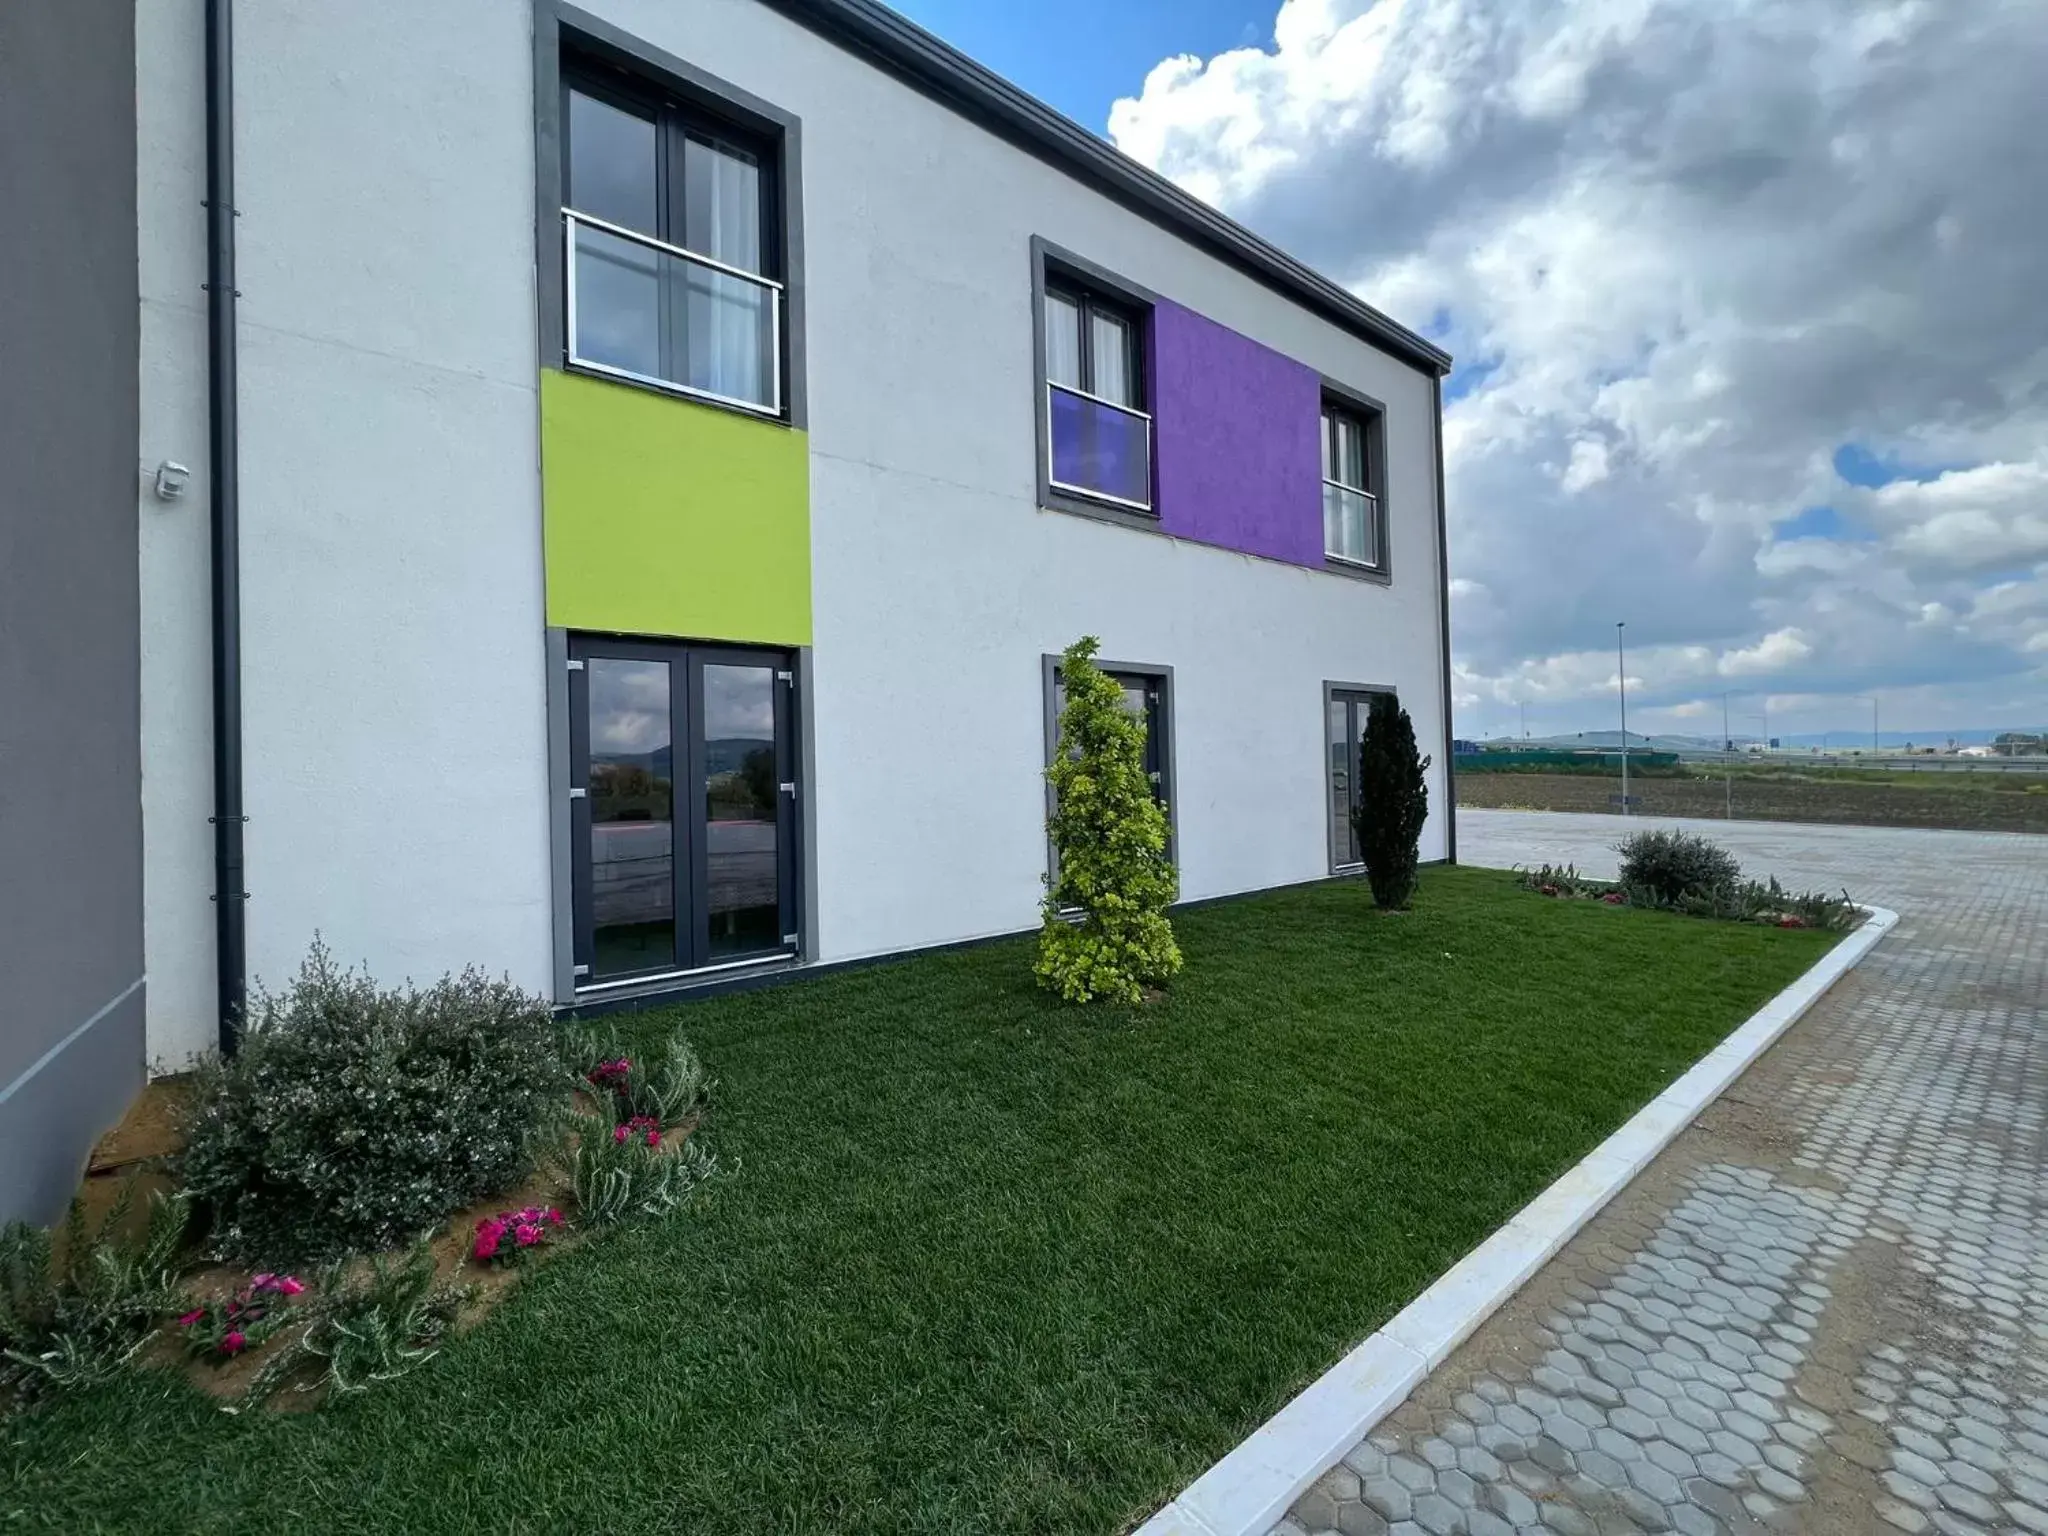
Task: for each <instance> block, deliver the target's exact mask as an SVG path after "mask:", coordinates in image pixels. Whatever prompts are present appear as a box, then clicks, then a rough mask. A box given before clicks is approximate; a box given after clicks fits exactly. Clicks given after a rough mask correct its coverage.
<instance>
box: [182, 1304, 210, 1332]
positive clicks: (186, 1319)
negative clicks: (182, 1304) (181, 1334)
mask: <svg viewBox="0 0 2048 1536" xmlns="http://www.w3.org/2000/svg"><path fill="white" fill-rule="evenodd" d="M204 1316H206V1308H204V1307H201V1308H200V1309H199V1310H198V1311H197V1312H187V1313H186V1314H185V1315H184V1316H183V1317H181V1318H179V1319H178V1326H179V1327H180V1328H190V1327H191V1326H192V1325H193V1324H194V1323H196V1322H198V1321H199V1319H201V1318H202V1317H204Z"/></svg>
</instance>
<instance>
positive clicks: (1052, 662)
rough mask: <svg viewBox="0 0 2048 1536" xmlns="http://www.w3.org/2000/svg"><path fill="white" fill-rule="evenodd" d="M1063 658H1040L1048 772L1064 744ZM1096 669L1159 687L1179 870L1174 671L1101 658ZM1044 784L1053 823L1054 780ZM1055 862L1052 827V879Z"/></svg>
mask: <svg viewBox="0 0 2048 1536" xmlns="http://www.w3.org/2000/svg"><path fill="white" fill-rule="evenodd" d="M1063 659H1064V658H1062V657H1061V656H1059V655H1058V654H1057V653H1055V652H1051V651H1047V652H1045V653H1044V654H1043V655H1042V656H1041V657H1040V685H1039V693H1040V703H1041V705H1042V707H1043V710H1044V717H1045V762H1044V765H1043V766H1044V767H1045V768H1048V769H1049V768H1051V767H1052V760H1053V754H1054V753H1056V752H1057V751H1059V745H1060V717H1059V704H1058V697H1059V696H1058V692H1057V684H1058V681H1059V670H1060V662H1061V661H1062V660H1063ZM1095 667H1096V670H1097V671H1100V672H1107V673H1109V674H1111V675H1112V676H1116V675H1118V674H1121V675H1123V676H1127V677H1143V678H1150V679H1152V680H1153V681H1155V682H1157V683H1158V684H1159V716H1160V724H1159V798H1160V799H1162V800H1164V801H1165V802H1166V857H1167V860H1168V862H1170V863H1171V864H1172V865H1173V866H1174V868H1175V869H1176V870H1178V869H1179V868H1180V780H1179V775H1178V773H1177V771H1176V770H1177V767H1178V765H1177V764H1176V762H1175V761H1174V738H1175V736H1176V734H1177V731H1178V721H1177V718H1176V716H1175V708H1176V705H1175V702H1174V697H1173V668H1172V667H1170V666H1165V665H1162V664H1160V663H1158V662H1145V661H1106V660H1104V659H1103V658H1101V657H1099V656H1098V657H1097V658H1096V659H1095ZM1041 778H1043V774H1041ZM1044 784H1045V815H1046V820H1047V821H1048V822H1050V821H1051V819H1052V810H1053V796H1052V780H1050V779H1044ZM1053 863H1054V861H1053V850H1052V830H1051V828H1050V826H1048V827H1047V829H1046V835H1045V873H1046V876H1047V877H1048V878H1050V877H1051V876H1052V873H1053Z"/></svg>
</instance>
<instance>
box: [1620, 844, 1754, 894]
mask: <svg viewBox="0 0 2048 1536" xmlns="http://www.w3.org/2000/svg"><path fill="white" fill-rule="evenodd" d="M1614 851H1615V852H1616V853H1618V854H1620V855H1621V881H1620V884H1621V887H1622V889H1623V890H1625V891H1627V892H1628V893H1629V895H1630V897H1631V898H1632V899H1634V900H1636V901H1637V903H1638V904H1639V905H1642V906H1666V907H1668V906H1678V905H1681V904H1683V903H1686V902H1707V903H1712V902H1713V901H1714V899H1715V898H1716V896H1717V895H1718V894H1720V893H1721V892H1723V891H1725V890H1727V889H1728V888H1729V887H1731V886H1733V885H1735V884H1736V883H1737V882H1738V881H1739V880H1740V879H1741V878H1742V866H1741V865H1740V864H1738V863H1737V862H1736V861H1735V855H1734V854H1732V853H1730V852H1728V850H1727V849H1725V848H1722V847H1720V846H1718V845H1717V844H1714V843H1710V842H1708V841H1707V839H1705V838H1704V837H1699V836H1696V835H1695V834H1693V833H1691V832H1668V831H1662V830H1653V831H1647V832H1636V833H1633V834H1631V835H1630V836H1628V837H1625V838H1623V839H1622V840H1621V841H1620V842H1619V843H1616V844H1615V845H1614Z"/></svg>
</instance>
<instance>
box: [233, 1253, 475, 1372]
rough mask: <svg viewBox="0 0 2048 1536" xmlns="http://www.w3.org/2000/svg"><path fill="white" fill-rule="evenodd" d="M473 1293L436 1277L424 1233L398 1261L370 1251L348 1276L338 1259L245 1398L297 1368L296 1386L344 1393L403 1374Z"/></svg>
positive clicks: (421, 1360)
mask: <svg viewBox="0 0 2048 1536" xmlns="http://www.w3.org/2000/svg"><path fill="white" fill-rule="evenodd" d="M471 1294H472V1291H471V1288H470V1287H468V1286H466V1285H436V1284H435V1283H434V1255H433V1251H432V1250H431V1249H430V1248H429V1247H428V1246H427V1244H426V1243H425V1242H424V1241H421V1242H418V1243H415V1244H414V1245H413V1247H412V1250H411V1252H410V1253H408V1254H407V1255H406V1257H405V1260H404V1262H403V1263H400V1264H387V1263H386V1262H385V1261H384V1259H382V1258H381V1257H380V1258H374V1259H372V1260H371V1261H370V1264H369V1269H368V1272H367V1273H366V1274H363V1275H361V1276H360V1277H358V1278H357V1279H356V1280H354V1281H353V1282H351V1281H350V1280H349V1278H348V1276H347V1271H346V1267H345V1266H344V1265H343V1264H340V1263H336V1264H333V1265H331V1266H329V1268H328V1269H327V1270H326V1272H325V1273H324V1274H323V1275H322V1276H321V1279H320V1285H319V1289H318V1295H317V1297H316V1298H315V1300H314V1303H313V1305H312V1307H311V1308H310V1309H309V1313H310V1315H309V1319H308V1321H307V1322H306V1323H305V1325H304V1326H303V1327H302V1328H300V1330H299V1332H298V1334H297V1336H296V1337H294V1338H292V1339H290V1340H288V1341H287V1342H286V1343H285V1344H283V1345H281V1346H280V1347H279V1349H278V1351H277V1353H276V1354H274V1355H273V1356H271V1358H270V1359H269V1360H268V1361H267V1362H266V1363H265V1364H264V1367H263V1369H262V1370H261V1371H259V1372H258V1373H257V1375H256V1379H255V1380H254V1381H252V1382H251V1383H250V1384H249V1394H248V1401H249V1402H250V1403H252V1404H253V1403H261V1402H263V1401H265V1400H266V1399H267V1398H269V1397H270V1396H271V1395H272V1394H274V1393H275V1392H277V1390H278V1389H279V1388H280V1387H282V1386H283V1385H284V1383H285V1382H286V1381H288V1380H290V1379H291V1378H292V1377H293V1376H295V1375H305V1376H307V1378H308V1379H306V1380H303V1381H301V1382H300V1383H299V1384H298V1385H297V1386H296V1387H295V1388H294V1390H296V1391H300V1392H310V1391H313V1390H315V1389H316V1388H319V1387H321V1386H325V1387H326V1388H327V1390H328V1391H329V1392H334V1393H338V1394H341V1395H343V1396H348V1395H351V1394H353V1393H357V1392H362V1391H366V1390H368V1389H369V1387H371V1386H372V1385H373V1384H374V1383H376V1382H380V1381H390V1380H393V1379H394V1378H396V1377H399V1376H403V1375H405V1374H406V1373H407V1372H408V1371H411V1370H414V1369H416V1368H418V1367H419V1366H421V1365H424V1364H425V1363H426V1362H427V1361H429V1360H431V1359H433V1358H434V1356H435V1355H437V1354H439V1353H440V1350H441V1340H442V1339H443V1338H444V1337H445V1336H446V1335H447V1332H448V1330H449V1328H450V1327H452V1326H453V1325H454V1322H455V1318H456V1314H457V1313H459V1312H460V1311H461V1310H462V1306H463V1303H464V1302H466V1301H468V1299H469V1298H470V1296H471ZM309 1368H312V1369H311V1371H310V1374H309ZM230 1411H232V1410H230Z"/></svg>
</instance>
